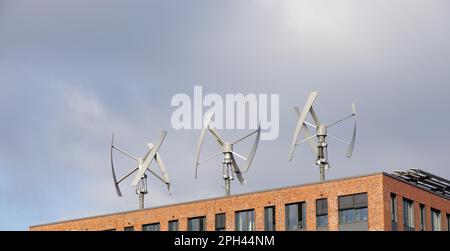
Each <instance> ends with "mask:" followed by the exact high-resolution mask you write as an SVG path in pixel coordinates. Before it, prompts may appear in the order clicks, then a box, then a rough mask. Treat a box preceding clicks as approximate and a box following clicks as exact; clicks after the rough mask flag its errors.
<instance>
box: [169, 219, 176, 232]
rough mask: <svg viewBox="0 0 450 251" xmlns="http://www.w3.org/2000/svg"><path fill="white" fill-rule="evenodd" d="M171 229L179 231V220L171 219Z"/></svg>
mask: <svg viewBox="0 0 450 251" xmlns="http://www.w3.org/2000/svg"><path fill="white" fill-rule="evenodd" d="M169 231H178V220H172V221H169Z"/></svg>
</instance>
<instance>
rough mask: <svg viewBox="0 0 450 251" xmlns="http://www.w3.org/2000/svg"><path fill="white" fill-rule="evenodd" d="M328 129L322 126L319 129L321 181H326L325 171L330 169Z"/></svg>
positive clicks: (318, 157) (318, 145)
mask: <svg viewBox="0 0 450 251" xmlns="http://www.w3.org/2000/svg"><path fill="white" fill-rule="evenodd" d="M326 137H327V127H326V126H324V125H320V126H319V127H318V128H317V150H318V151H317V161H316V165H318V166H319V170H320V181H325V170H326V169H327V168H328V151H327V147H328V144H327V142H326V140H325V139H326Z"/></svg>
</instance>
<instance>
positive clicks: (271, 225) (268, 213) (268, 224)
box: [264, 206, 275, 231]
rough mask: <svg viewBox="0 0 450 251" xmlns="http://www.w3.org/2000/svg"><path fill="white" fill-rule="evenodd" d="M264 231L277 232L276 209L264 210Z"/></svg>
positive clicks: (267, 208)
mask: <svg viewBox="0 0 450 251" xmlns="http://www.w3.org/2000/svg"><path fill="white" fill-rule="evenodd" d="M264 231H275V207H274V206H272V207H266V208H264Z"/></svg>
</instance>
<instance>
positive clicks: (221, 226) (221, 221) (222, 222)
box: [216, 213, 227, 231]
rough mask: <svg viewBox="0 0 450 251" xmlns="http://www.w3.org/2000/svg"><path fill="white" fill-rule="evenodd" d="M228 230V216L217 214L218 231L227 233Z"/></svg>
mask: <svg viewBox="0 0 450 251" xmlns="http://www.w3.org/2000/svg"><path fill="white" fill-rule="evenodd" d="M226 228H227V225H226V214H224V213H222V214H216V231H225V230H226Z"/></svg>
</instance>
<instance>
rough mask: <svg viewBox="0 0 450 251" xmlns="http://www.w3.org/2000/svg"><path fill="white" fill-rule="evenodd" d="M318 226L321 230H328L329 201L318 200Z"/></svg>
mask: <svg viewBox="0 0 450 251" xmlns="http://www.w3.org/2000/svg"><path fill="white" fill-rule="evenodd" d="M316 226H317V229H319V230H325V229H327V228H328V201H327V199H318V200H316Z"/></svg>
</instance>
